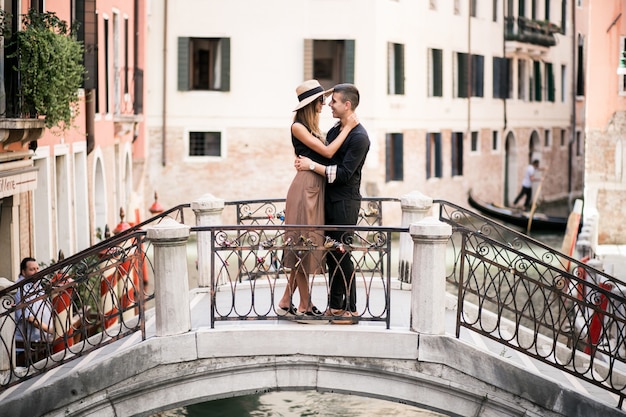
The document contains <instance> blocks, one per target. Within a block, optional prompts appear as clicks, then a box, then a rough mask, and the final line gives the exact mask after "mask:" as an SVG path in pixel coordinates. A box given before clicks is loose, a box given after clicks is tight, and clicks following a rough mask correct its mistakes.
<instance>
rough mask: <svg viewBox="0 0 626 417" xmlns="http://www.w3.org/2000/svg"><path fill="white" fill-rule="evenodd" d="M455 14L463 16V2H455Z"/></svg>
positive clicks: (458, 0) (456, 0)
mask: <svg viewBox="0 0 626 417" xmlns="http://www.w3.org/2000/svg"><path fill="white" fill-rule="evenodd" d="M454 14H455V15H460V14H461V0H454Z"/></svg>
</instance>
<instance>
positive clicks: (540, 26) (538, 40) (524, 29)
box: [504, 16, 560, 46]
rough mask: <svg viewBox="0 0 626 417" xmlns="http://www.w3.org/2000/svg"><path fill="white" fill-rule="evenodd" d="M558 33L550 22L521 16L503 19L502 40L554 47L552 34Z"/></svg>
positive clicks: (556, 27)
mask: <svg viewBox="0 0 626 417" xmlns="http://www.w3.org/2000/svg"><path fill="white" fill-rule="evenodd" d="M559 31H560V29H559V27H558V26H556V25H555V24H554V23H551V22H546V21H542V20H533V19H528V18H526V17H523V16H519V17H515V16H507V17H506V18H505V31H504V40H506V41H519V42H526V43H530V44H533V45H540V46H554V45H556V39H555V37H554V34H555V33H558V32H559Z"/></svg>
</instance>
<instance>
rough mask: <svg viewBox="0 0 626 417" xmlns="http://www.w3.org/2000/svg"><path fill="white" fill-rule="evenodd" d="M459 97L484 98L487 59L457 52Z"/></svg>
mask: <svg viewBox="0 0 626 417" xmlns="http://www.w3.org/2000/svg"><path fill="white" fill-rule="evenodd" d="M456 57H457V97H469V95H470V94H471V96H472V97H483V74H484V70H485V58H484V57H483V56H482V55H468V54H466V53H463V52H457V54H456Z"/></svg>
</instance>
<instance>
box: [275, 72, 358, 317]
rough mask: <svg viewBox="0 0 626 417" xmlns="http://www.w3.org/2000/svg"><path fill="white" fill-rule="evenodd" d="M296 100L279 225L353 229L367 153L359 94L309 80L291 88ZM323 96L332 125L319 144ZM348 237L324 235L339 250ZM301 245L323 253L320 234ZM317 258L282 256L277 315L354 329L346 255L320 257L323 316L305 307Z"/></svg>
mask: <svg viewBox="0 0 626 417" xmlns="http://www.w3.org/2000/svg"><path fill="white" fill-rule="evenodd" d="M296 94H297V95H298V101H299V103H298V106H297V107H296V109H295V112H296V114H295V116H294V121H293V124H292V125H291V142H292V144H293V147H294V150H295V153H296V159H295V162H294V166H295V168H296V169H297V173H296V176H295V178H294V179H293V181H292V183H291V186H290V187H289V191H288V192H287V200H286V204H285V224H293V225H322V224H327V225H356V224H357V220H358V216H359V209H360V207H361V193H360V187H361V170H362V168H363V164H364V162H365V157H366V155H367V152H368V151H369V147H370V141H369V137H368V135H367V131H366V130H365V128H364V127H363V126H362V125H361V124H360V123H359V120H358V118H357V116H356V114H355V112H354V111H355V109H356V108H357V106H358V105H359V91H358V89H357V88H356V87H355V86H354V85H353V84H338V85H336V86H335V87H333V88H332V89H330V90H326V91H325V90H324V89H323V88H322V86H321V85H320V83H319V82H318V81H316V80H309V81H305V82H304V83H303V84H301V85H300V86H298V88H296ZM328 96H330V99H329V101H328V105H329V107H330V108H331V110H332V115H333V118H336V119H338V122H337V123H336V124H335V125H334V126H333V127H332V128H331V129H330V130H329V131H328V133H327V135H326V138H324V135H323V133H322V132H321V130H320V127H319V115H320V113H321V112H322V109H323V107H324V104H325V101H326V98H327V97H328ZM292 235H293V236H292ZM348 235H350V233H346V232H344V231H327V232H326V236H327V237H328V238H330V239H329V241H330V242H338V243H339V244H340V243H341V242H344V241H345V239H346V237H348ZM286 237H287V238H288V239H289V237H291V238H292V240H295V239H296V238H297V239H299V238H300V236H299V232H295V231H292V232H288V233H286ZM307 239H310V241H311V243H312V244H314V245H315V246H317V247H319V248H322V247H324V243H325V239H324V237H323V236H322V232H321V231H320V232H318V233H309V234H308V236H307ZM323 255H324V251H322V250H315V251H310V252H308V253H306V254H305V255H303V256H302V257H299V256H297V254H296V253H294V252H290V251H286V252H285V255H284V258H283V266H284V267H286V268H291V273H290V275H289V279H288V284H287V287H286V288H285V292H284V294H283V296H282V297H281V299H280V300H279V302H278V306H277V313H278V314H279V315H283V316H284V315H291V316H304V317H307V316H308V317H315V316H321V315H327V316H329V315H332V316H334V317H335V318H336V319H337V320H334V321H333V322H334V323H345V324H348V323H355V322H356V321H355V320H354V319H353V317H358V315H359V313H358V312H357V308H356V286H355V283H354V265H353V263H352V260H351V259H350V253H345V254H341V253H329V254H328V256H326V259H325V261H326V264H327V266H328V274H329V281H330V294H329V299H328V309H327V310H326V312H321V311H319V310H318V309H317V308H316V307H315V306H314V305H313V303H312V301H311V297H310V291H309V282H308V281H309V280H308V276H309V274H318V273H321V272H323V263H322V262H323V261H324V256H323ZM296 288H297V289H298V292H299V295H300V296H299V304H298V306H297V307H296V306H294V305H293V304H292V296H293V293H294V291H295V289H296ZM313 322H314V321H313Z"/></svg>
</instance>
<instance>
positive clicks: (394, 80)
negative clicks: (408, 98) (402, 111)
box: [387, 43, 404, 95]
mask: <svg viewBox="0 0 626 417" xmlns="http://www.w3.org/2000/svg"><path fill="white" fill-rule="evenodd" d="M387 48H388V51H387V52H388V65H389V67H388V68H387V76H388V86H387V94H398V95H401V94H404V45H402V44H399V43H388V44H387Z"/></svg>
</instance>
